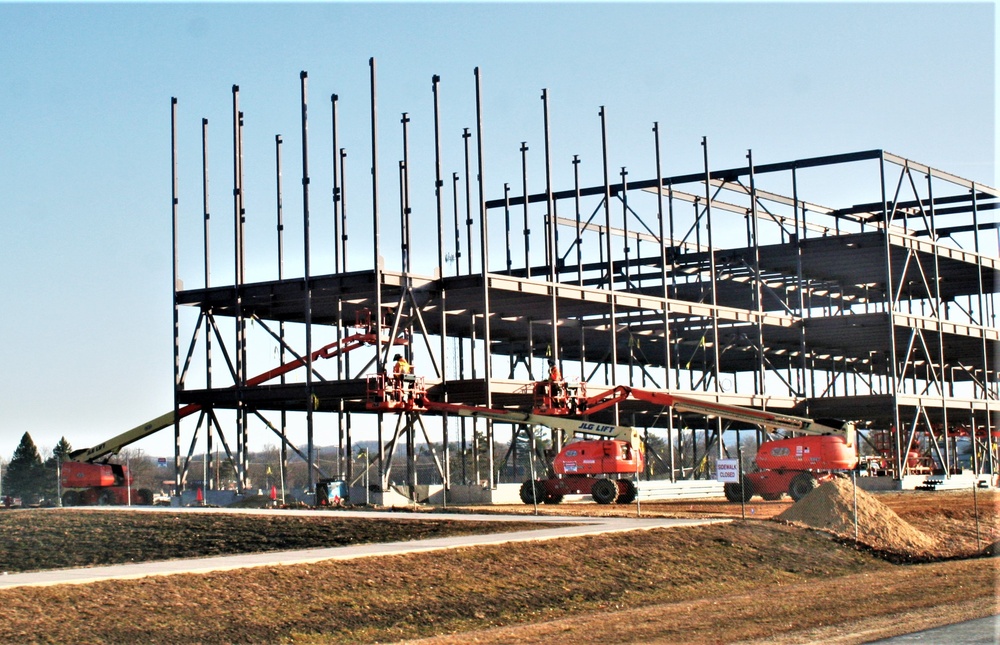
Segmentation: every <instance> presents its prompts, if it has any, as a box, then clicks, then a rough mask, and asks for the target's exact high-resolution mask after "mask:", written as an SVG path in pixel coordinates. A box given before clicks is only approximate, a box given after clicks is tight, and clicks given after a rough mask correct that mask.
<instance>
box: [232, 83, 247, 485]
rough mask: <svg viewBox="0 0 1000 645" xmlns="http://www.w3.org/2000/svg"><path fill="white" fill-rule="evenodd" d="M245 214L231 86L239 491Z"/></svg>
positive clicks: (239, 124) (239, 117) (240, 474)
mask: <svg viewBox="0 0 1000 645" xmlns="http://www.w3.org/2000/svg"><path fill="white" fill-rule="evenodd" d="M245 217H246V211H245V210H244V208H243V113H242V112H240V86H239V85H233V226H234V233H233V234H234V254H233V256H234V283H235V285H236V287H235V289H233V293H234V295H235V298H236V302H235V310H234V311H235V324H236V352H235V353H236V398H237V402H236V463H235V464H234V466H235V469H236V475H237V479H238V480H239V481H238V482H237V486H238V488H239V490H240V491H242V490H243V488H244V486H245V483H246V469H245V466H246V457H245V453H246V449H245V445H244V440H245V438H246V423H247V415H246V408H245V407H244V405H243V384H244V381H245V380H246V321H245V320H244V318H243V291H242V288H243V267H244V264H243V225H244V220H245Z"/></svg>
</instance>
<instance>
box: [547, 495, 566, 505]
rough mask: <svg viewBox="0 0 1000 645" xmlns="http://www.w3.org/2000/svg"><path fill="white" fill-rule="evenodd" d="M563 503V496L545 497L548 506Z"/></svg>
mask: <svg viewBox="0 0 1000 645" xmlns="http://www.w3.org/2000/svg"><path fill="white" fill-rule="evenodd" d="M561 501H563V496H562V495H546V496H545V503H546V504H558V503H559V502H561Z"/></svg>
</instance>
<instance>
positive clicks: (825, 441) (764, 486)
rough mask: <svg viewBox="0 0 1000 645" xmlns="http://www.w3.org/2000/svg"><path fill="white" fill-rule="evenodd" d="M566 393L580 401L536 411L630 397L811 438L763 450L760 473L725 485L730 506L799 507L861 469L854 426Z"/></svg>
mask: <svg viewBox="0 0 1000 645" xmlns="http://www.w3.org/2000/svg"><path fill="white" fill-rule="evenodd" d="M545 384H548V382H547V381H541V382H539V383H538V384H536V388H535V391H536V393H538V392H541V393H542V394H543V395H544V394H545V393H546V392H548V391H550V390H549V389H547V388H542V387H541V386H542V385H545ZM562 391H563V392H570V393H574V392H575V393H577V394H578V395H577V396H576V397H575V398H574V397H573V396H572V395H571V396H570V397H569V398H568V400H564V401H559V402H558V403H557V404H556V403H553V402H552V401H550V400H546V399H544V397H543V399H542V400H541V401H539V399H538V398H537V397H536V402H535V405H536V409H537V406H538V405H539V404H541V405H542V406H544V407H546V408H549V407H551V408H554V409H556V410H558V411H562V410H567V411H569V412H566V414H570V413H577V414H592V413H595V412H598V411H600V410H602V409H604V408H607V407H610V406H611V405H614V404H615V403H618V402H619V401H622V400H624V399H626V398H628V397H632V398H634V399H637V400H639V401H645V402H647V403H652V404H655V405H660V406H664V407H671V408H673V409H674V410H676V411H678V412H691V413H696V414H704V415H707V416H709V417H721V418H723V419H729V420H732V421H742V422H747V423H752V424H755V425H759V426H761V427H763V428H765V429H767V430H786V431H793V432H797V433H801V434H806V435H809V436H805V437H790V438H785V439H776V440H773V441H769V442H767V443H765V444H764V445H762V446H761V448H760V450H759V451H758V453H757V457H756V464H757V467H758V468H759V470H758V471H756V472H752V473H748V474H746V475H745V476H744V481H743V485H742V486H741V485H740V484H738V483H730V484H726V485H725V487H724V492H725V495H726V498H727V499H729V500H730V501H739V500H740V498H741V497H742V498H743V499H744V501H746V500H748V499H750V497H752V496H753V495H754V494H758V495H761V496H762V497H764V499H779V498H780V497H781V496H782V495H783V494H784V493H786V492H787V493H788V494H789V495H790V496H791V497H792V499H794V500H796V501H798V500H799V499H801V498H802V497H804V496H805V495H807V494H808V493H809V491H811V490H812V489H813V488H816V487H817V486H818V485H819V483H820V482H821V481H823V480H825V479H829V478H830V477H831V476H832V475H831V471H836V470H850V469H853V468H855V467H856V466H857V464H858V453H857V443H856V438H857V437H856V435H857V433H856V430H855V426H854V424H853V423H851V422H845V421H839V420H836V419H820V420H813V419H808V418H805V417H797V416H792V415H788V414H780V413H776V412H769V411H766V410H755V409H753V408H744V407H741V406H736V405H727V404H724V403H715V402H711V401H703V400H700V399H697V398H693V397H688V396H681V395H677V394H672V393H669V392H654V391H647V390H641V389H637V388H630V387H625V386H618V387H615V388H613V389H611V390H608V391H606V392H603V393H601V394H598V395H596V396H591V397H587V396H586V388H585V387H582V386H581V387H578V388H575V389H567V388H563V389H562ZM560 454H561V453H560Z"/></svg>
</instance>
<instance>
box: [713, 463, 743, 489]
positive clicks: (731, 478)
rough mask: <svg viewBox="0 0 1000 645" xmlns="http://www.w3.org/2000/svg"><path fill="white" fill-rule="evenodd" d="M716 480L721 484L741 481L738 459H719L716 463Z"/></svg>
mask: <svg viewBox="0 0 1000 645" xmlns="http://www.w3.org/2000/svg"><path fill="white" fill-rule="evenodd" d="M715 480H716V481H720V482H736V483H739V481H740V462H739V460H738V459H719V460H718V461H716V462H715Z"/></svg>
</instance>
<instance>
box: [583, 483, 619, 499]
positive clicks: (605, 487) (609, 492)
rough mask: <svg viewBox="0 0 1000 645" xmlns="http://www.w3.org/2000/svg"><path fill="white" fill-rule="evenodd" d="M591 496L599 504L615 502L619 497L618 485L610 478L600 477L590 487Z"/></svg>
mask: <svg viewBox="0 0 1000 645" xmlns="http://www.w3.org/2000/svg"><path fill="white" fill-rule="evenodd" d="M590 496H591V497H593V498H594V501H595V502H597V503H598V504H614V503H615V500H616V499H618V486H616V485H615V483H614V482H613V481H611V480H610V479H598V480H597V481H596V482H594V486H593V487H592V488H591V489H590Z"/></svg>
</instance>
